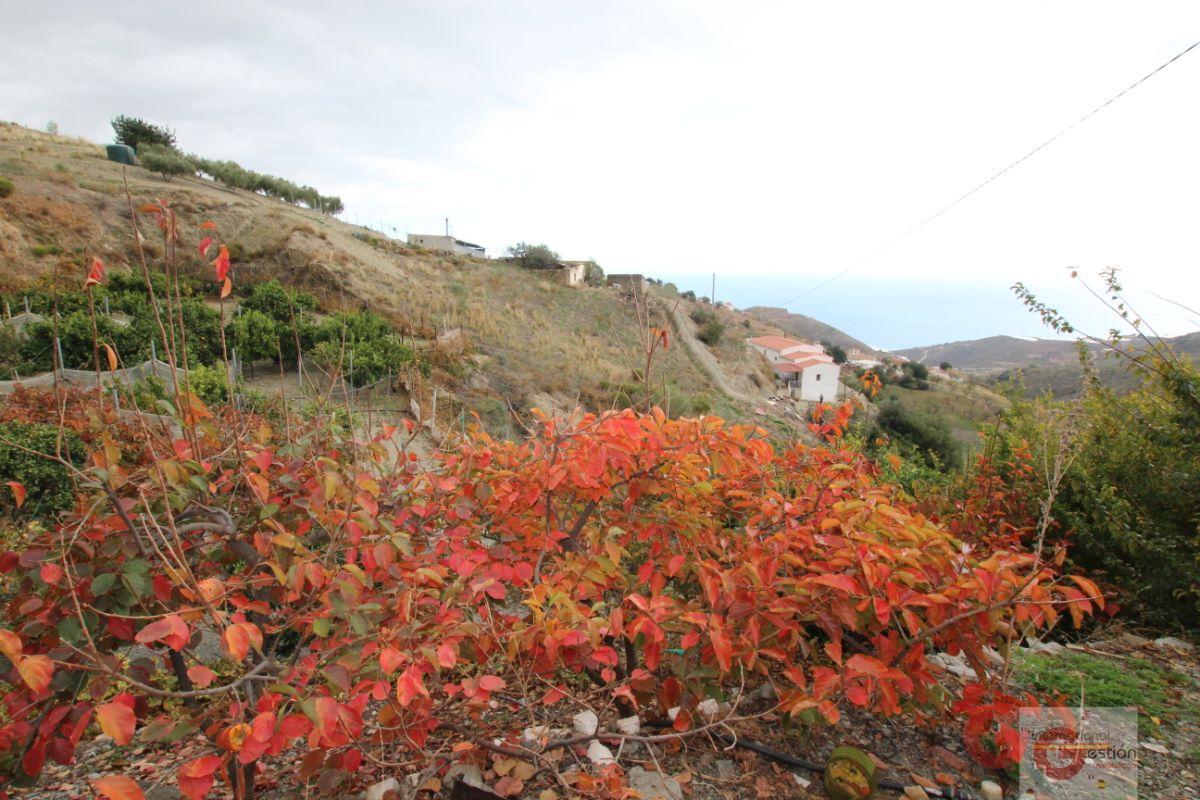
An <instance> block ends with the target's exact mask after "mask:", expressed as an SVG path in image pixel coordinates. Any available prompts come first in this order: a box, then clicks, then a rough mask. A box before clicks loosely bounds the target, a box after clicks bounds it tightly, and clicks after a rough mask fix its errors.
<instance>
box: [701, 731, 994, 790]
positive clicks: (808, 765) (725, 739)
mask: <svg viewBox="0 0 1200 800" xmlns="http://www.w3.org/2000/svg"><path fill="white" fill-rule="evenodd" d="M712 737H713V738H714V739H716V740H717V741H719V742H721V743H722V744H724V745H726V746H730V745H736V746H737V747H742V748H745V749H746V750H752V751H754V752H755V753H758V754H760V755H764V756H766V757H767V758H769V759H771V760H772V761H778V762H779V763H781V764H787V765H788V766H790V767H799V768H800V769H806V770H808V771H809V772H816V773H821V774H824V772H825V767H823V766H821V765H819V764H814V763H813V762H811V761H805V760H804V759H802V758H796V757H795V756H790V755H788V754H787V753H781V752H779V751H778V750H773V749H771V748H770V747H767V746H766V745H765V744H762V743H760V742H756V741H754V740H753V739H743V738H741V737H740V736H739V737H732V736H726V735H725V734H722V733H716V732H713V733H712ZM877 785H878V787H879V788H880V789H890V790H891V791H894V792H901V793H903V792H904V789H905V786H906V784H903V783H900V782H899V781H888V780H881V781H879V783H878V784H877ZM925 792H926V793H927V794H929V796H930V797H941V798H944V799H945V800H979V797H978V795H976V794H975V793H974V792H971V791H967V790H958V789H925Z"/></svg>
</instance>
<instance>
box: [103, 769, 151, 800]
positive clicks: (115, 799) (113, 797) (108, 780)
mask: <svg viewBox="0 0 1200 800" xmlns="http://www.w3.org/2000/svg"><path fill="white" fill-rule="evenodd" d="M92 788H93V789H95V790H96V792H97V793H99V794H102V795H104V796H105V797H107V798H108V800H145V797H146V795H144V794H142V787H140V786H138V785H137V784H136V783H134V781H133V778H127V777H125V776H124V775H105V776H104V777H103V778H96V779H95V780H93V781H92Z"/></svg>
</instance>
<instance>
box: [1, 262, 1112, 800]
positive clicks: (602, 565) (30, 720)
mask: <svg viewBox="0 0 1200 800" xmlns="http://www.w3.org/2000/svg"><path fill="white" fill-rule="evenodd" d="M203 249H204V248H203V247H202V250H203ZM214 263H215V267H216V277H217V279H218V280H219V281H224V280H225V279H226V278H227V274H226V273H227V269H228V260H227V256H226V255H225V254H224V251H222V254H221V255H219V256H218V258H217V261H216V262H214ZM227 290H228V285H227V284H226V291H227ZM175 407H176V409H177V410H178V412H179V423H180V424H179V427H178V429H177V430H175V431H173V432H172V431H170V429H163V428H157V429H155V428H151V427H146V428H145V429H144V430H143V431H142V432H141V434H140V435H139V436H137V437H136V439H137V440H136V441H126V440H125V439H124V438H122V439H117V438H114V437H112V436H108V435H105V434H104V433H103V431H101V432H100V434H99V436H98V438H92V439H91V442H92V446H91V456H90V461H89V464H88V466H87V468H85V469H82V470H78V472H77V475H76V480H77V483H78V486H79V492H80V494H79V497H78V498H77V502H76V503H75V504H74V506H73V508H72V510H71V511H69V512H67V513H66V514H65V515H64V516H63V517H61V518H60V519H59V520H58V523H57V524H56V525H55V526H53V527H52V528H48V529H45V530H44V532H42V533H36V532H35V533H34V534H33V535H34V538H32V539H31V540H30V541H29V542H28V543H27V545H25V546H23V547H22V548H20V549H18V550H15V551H11V552H7V553H4V554H3V555H2V556H0V571H3V573H6V574H7V580H8V582H9V585H10V586H12V587H14V595H13V597H12V599H11V601H9V604H8V606H7V607H5V608H4V611H3V620H4V621H3V628H2V629H0V654H3V657H2V658H0V681H2V682H3V684H5V686H4V693H3V698H2V702H3V709H4V712H3V715H2V716H0V774H3V775H6V776H8V777H10V778H16V777H26V778H28V777H31V776H36V775H37V774H38V773H39V772H40V771H41V770H42V768H43V766H44V764H45V763H46V760H47V759H52V760H55V761H57V762H60V763H66V762H69V761H70V760H71V759H72V758H73V755H74V753H75V750H76V748H77V747H78V746H79V744H80V742H81V740H82V739H83V738H84V737H86V736H92V735H94V734H95V733H96V732H97V731H102V732H104V733H105V734H107V735H108V736H110V737H112V739H113V740H114V741H115V742H116V743H117V744H119V745H123V744H128V743H130V742H132V741H134V740H135V738H136V739H137V740H138V741H140V742H155V741H163V740H176V739H179V738H181V737H185V736H193V735H194V734H196V733H197V732H200V733H202V734H203V735H204V736H205V737H207V741H208V742H209V743H210V751H209V752H208V753H207V754H205V755H203V756H201V757H199V758H195V759H192V760H190V761H188V762H187V763H185V764H183V765H182V766H181V767H180V768H179V770H178V776H177V777H178V784H179V788H180V790H181V791H182V792H183V794H184V795H185V796H187V797H189V798H193V800H196V799H197V798H202V797H205V796H207V795H208V794H209V792H210V791H211V790H212V788H213V786H214V784H215V783H216V782H218V781H221V782H224V783H227V784H229V786H230V787H231V788H232V790H233V793H234V794H235V795H236V796H239V797H249V796H251V795H252V794H253V789H254V783H255V779H256V777H257V776H258V775H259V773H260V772H262V771H264V770H265V769H266V766H267V764H268V763H270V759H272V758H274V757H277V756H282V755H283V754H285V753H287V754H288V757H289V758H296V757H299V758H300V767H299V769H298V770H295V769H292V768H290V767H288V768H286V769H282V770H279V771H277V772H278V774H276V775H275V778H276V779H282V780H294V781H295V782H297V783H298V784H303V783H306V782H308V781H316V782H317V783H319V785H320V786H322V787H323V788H324V789H325V790H332V789H336V788H337V787H338V786H339V785H340V782H342V781H344V780H346V779H347V778H348V777H349V776H350V775H351V774H352V773H353V772H354V771H355V770H356V769H358V767H359V766H360V765H362V764H363V763H364V760H372V761H380V762H383V763H396V762H401V761H403V762H406V763H410V764H412V765H414V767H416V768H430V769H434V768H437V767H438V765H439V764H444V763H445V761H444V760H443V761H433V760H432V759H433V757H432V756H431V753H434V752H440V753H442V754H446V753H449V754H451V755H452V757H453V758H456V759H461V760H472V759H479V758H480V757H481V754H482V753H483V752H484V751H486V750H497V749H498V750H500V751H501V752H503V753H506V754H509V755H512V754H515V756H516V757H518V758H523V759H527V760H529V761H531V762H534V763H536V764H539V765H540V766H543V767H545V766H549V765H550V762H549V761H548V760H547V759H548V756H547V753H548V752H549V751H550V750H551V749H553V748H561V747H564V746H570V745H572V744H575V745H578V744H586V743H587V742H588V741H589V740H590V739H592V738H595V737H597V736H603V737H606V738H611V739H620V738H621V737H622V736H623V735H624V734H621V733H619V732H617V731H615V730H614V728H613V720H614V718H615V717H624V716H629V715H631V714H634V713H637V714H640V715H641V716H643V717H646V718H649V717H666V716H668V715H667V712H668V710H672V709H677V711H675V712H674V714H673V721H672V722H670V723H668V724H670V725H671V727H670V728H668V729H667V732H666V733H664V734H661V736H663V737H670V736H679V737H684V736H688V735H690V734H693V733H696V732H701V731H704V730H705V729H707V728H709V727H711V726H712V725H714V724H717V723H716V722H715V721H713V720H712V719H711V717H706V716H705V714H703V713H701V711H700V708H699V706H700V703H701V702H702V701H704V700H706V699H708V698H713V697H715V698H722V699H724V700H726V701H728V702H729V703H730V710H729V711H728V713H726V714H724V716H723V718H722V720H720V724H723V725H727V724H730V723H733V722H736V721H737V720H738V719H739V718H742V717H741V715H742V714H743V713H744V712H743V710H742V700H743V699H744V695H745V691H746V690H748V689H749V688H751V687H754V686H757V685H759V684H762V683H767V682H769V683H771V684H772V685H773V686H774V688H775V692H774V696H775V697H776V698H777V704H776V707H775V709H774V710H775V711H776V712H777V713H780V714H786V715H790V716H792V717H794V718H798V719H800V720H803V721H805V722H808V723H812V724H821V723H836V722H837V721H838V719H839V716H840V714H841V711H842V709H844V708H847V707H859V708H864V709H870V710H872V711H874V712H876V713H878V714H881V715H895V714H900V713H919V714H936V713H941V712H943V711H945V710H947V708H948V706H949V701H950V698H948V697H947V696H946V695H945V694H944V692H943V690H942V689H941V687H940V685H939V682H938V679H937V678H938V674H939V672H938V668H937V667H936V666H935V665H934V664H932V663H931V661H930V659H929V656H930V655H931V654H932V653H933V652H934V651H941V650H945V651H949V652H951V653H960V652H961V653H963V654H965V656H966V657H967V659H968V660H969V662H970V663H971V664H973V665H976V666H977V669H978V672H979V674H980V676H981V678H983V677H984V676H986V674H987V667H986V664H987V656H986V653H985V648H987V647H997V648H1001V649H1003V648H1005V647H1006V646H1007V645H1009V644H1010V643H1012V642H1013V641H1016V640H1019V639H1020V637H1021V636H1023V635H1024V634H1027V633H1032V632H1035V631H1042V630H1045V629H1046V628H1048V627H1050V626H1052V625H1054V624H1056V623H1057V622H1058V621H1059V619H1060V617H1062V616H1063V615H1069V616H1070V617H1072V618H1074V619H1075V620H1076V621H1078V620H1079V619H1080V618H1081V617H1082V615H1084V614H1086V613H1089V612H1091V611H1092V610H1093V609H1094V608H1095V607H1096V606H1097V605H1099V604H1100V603H1101V602H1102V600H1101V598H1100V596H1099V595H1100V593H1099V591H1098V590H1097V589H1096V587H1095V586H1094V585H1093V584H1092V583H1091V582H1090V581H1088V580H1087V579H1086V578H1082V577H1078V576H1071V577H1069V578H1065V579H1064V578H1063V577H1061V576H1059V575H1057V574H1056V571H1055V569H1054V566H1053V563H1054V562H1053V561H1052V560H1050V559H1041V558H1038V557H1036V556H1035V555H1034V554H1033V553H1031V552H1029V551H1028V550H1026V549H1024V547H1023V546H1022V545H1021V543H1020V541H1019V537H1018V539H1017V540H1014V541H1011V542H1000V543H993V542H991V541H990V540H989V539H988V538H986V537H977V536H976V535H974V532H973V531H971V530H961V531H954V532H952V531H950V530H947V529H946V528H944V527H942V526H940V525H938V524H935V523H934V522H932V521H931V520H930V518H929V517H928V516H926V515H925V514H923V513H921V512H920V511H919V510H918V509H916V508H915V507H913V506H911V505H910V504H909V503H908V502H906V501H905V500H903V499H901V498H902V495H901V494H900V493H899V492H897V491H896V490H895V489H894V488H892V487H890V486H888V485H885V484H881V483H880V482H879V481H878V478H877V468H876V467H875V466H874V465H873V463H872V462H870V461H869V460H867V459H866V458H864V457H863V456H861V455H860V454H858V453H855V452H853V451H851V450H849V449H846V448H845V447H844V446H843V445H842V444H841V443H840V438H839V437H840V434H841V432H842V431H843V430H844V429H845V426H846V424H847V423H848V420H849V416H850V409H849V408H841V409H831V408H824V409H822V411H821V413H820V415H819V417H818V419H817V421H816V422H814V425H813V428H814V432H815V433H816V434H818V435H819V436H821V437H822V438H823V440H824V441H825V442H826V444H824V445H822V446H807V445H804V444H800V443H794V444H791V445H788V446H780V445H777V444H772V443H771V442H769V441H768V440H767V438H766V435H765V432H764V431H762V430H760V429H757V428H754V427H749V426H742V425H729V424H726V423H725V422H723V421H722V420H720V419H717V418H714V417H705V418H698V419H669V418H667V417H666V416H665V415H664V414H663V413H661V412H660V411H658V410H657V409H655V410H652V411H650V412H648V413H639V412H636V411H633V410H624V411H614V412H607V413H604V414H599V415H595V414H583V415H577V416H575V417H573V418H570V419H552V418H545V419H542V420H541V421H540V423H539V424H538V426H537V428H536V430H534V431H532V433H531V435H530V436H529V437H528V438H527V439H526V440H524V441H519V442H509V441H496V440H493V439H491V438H490V437H488V436H487V435H486V434H484V433H482V432H479V431H475V432H473V433H471V434H469V435H467V436H465V437H464V438H463V440H462V441H461V442H459V443H458V445H457V446H456V447H454V448H453V449H451V450H449V451H448V452H445V453H442V454H439V455H435V456H430V457H428V458H427V459H424V460H421V459H418V458H417V456H416V455H415V453H414V452H412V451H411V450H410V449H409V448H408V447H407V444H406V443H408V442H411V441H412V438H413V434H412V432H411V431H410V432H407V433H406V432H404V431H395V430H391V429H385V430H383V431H381V432H380V434H379V435H378V436H377V437H376V438H375V439H373V440H371V441H356V440H353V439H351V438H347V437H343V436H340V435H338V434H337V433H336V430H337V429H336V428H332V427H326V426H324V425H322V424H321V423H320V419H310V420H305V421H300V420H287V419H285V420H283V421H281V422H279V423H277V424H268V423H267V422H265V421H263V420H261V419H255V418H250V417H247V416H245V415H243V414H241V413H240V412H237V411H235V410H233V409H231V408H222V409H219V410H215V411H210V410H209V409H207V408H206V407H205V406H204V405H203V403H201V402H200V401H199V400H198V399H197V398H195V397H188V396H179V397H177V398H176V400H175ZM98 419H102V418H98ZM146 453H149V457H145V454H146ZM205 635H208V636H211V637H216V638H217V639H219V641H220V647H221V653H222V659H221V661H220V662H219V663H213V662H212V661H211V660H209V661H207V662H206V661H205V660H202V659H201V657H200V656H199V655H198V651H197V645H198V644H199V642H200V640H201V638H202V637H204V636H205ZM135 644H136V645H141V648H137V649H134V648H133V645H135ZM989 691H990V690H988V689H984V688H980V689H979V690H978V692H977V697H978V698H979V702H978V703H976V704H974V706H973V705H972V704H970V703H968V704H967V706H965V707H964V706H962V705H961V703H960V706H959V708H960V709H961V711H962V713H964V714H966V715H968V716H970V715H972V714H974V716H973V717H972V719H973V720H976V722H974V723H973V724H975V725H976V727H977V728H978V729H979V736H978V737H977V738H978V739H979V740H980V741H984V742H985V743H989V744H990V750H989V752H998V753H1000V754H1001V755H1003V756H1004V757H1008V758H1011V755H1012V754H1011V753H1010V752H1008V751H1007V750H1005V749H1004V748H1005V746H1006V743H1007V742H1008V740H1009V738H1010V735H1009V729H1010V727H1011V726H1008V727H1006V726H1005V724H1004V723H1003V722H1002V721H1001V722H997V720H1000V719H1001V718H1000V717H998V716H997V715H995V714H993V713H991V711H989V708H991V706H990V705H988V704H989V703H991V702H992V701H993V698H992V695H990V694H988V692H989ZM587 706H591V707H592V708H594V709H595V710H597V711H599V712H600V715H601V718H602V720H603V721H602V722H601V725H600V731H599V732H598V733H593V734H586V735H580V736H577V737H573V738H568V739H558V740H554V741H546V737H542V738H541V739H540V740H539V741H537V742H534V743H530V742H529V741H528V740H526V741H522V739H521V732H522V731H521V729H522V727H524V726H525V725H528V724H530V720H531V719H533V718H536V716H537V714H538V713H539V712H538V711H536V709H545V711H544V713H552V714H554V715H555V716H556V717H558V718H562V717H564V716H569V715H570V714H572V713H575V712H577V711H580V710H582V709H583V708H585V707H587ZM975 706H979V707H982V710H979V709H978V708H976V707H975ZM514 712H520V713H514ZM603 778H604V782H602V783H596V782H595V779H594V778H591V777H587V776H585V775H583V773H581V772H576V773H573V774H569V775H566V776H564V778H563V780H565V781H567V782H571V781H574V784H573V785H574V786H575V787H576V789H577V790H579V791H581V792H584V791H593V790H596V791H598V790H599V789H602V788H604V787H609V788H611V787H612V786H614V785H619V784H620V770H619V767H614V768H609V769H607V770H606V771H605V773H604V775H603ZM105 780H109V779H105ZM97 789H98V790H99V791H102V792H104V793H106V794H107V795H108V796H109V797H121V798H125V797H138V796H140V789H138V788H137V786H136V785H134V784H133V783H132V781H128V782H127V783H126V782H122V781H120V780H117V778H116V776H113V778H112V779H111V780H109V783H105V784H98V785H97ZM497 789H498V790H501V791H503V792H504V793H505V794H517V793H519V792H520V791H521V790H522V785H521V781H520V779H516V778H514V779H511V780H506V781H505V783H504V785H503V786H499V785H498V786H497Z"/></svg>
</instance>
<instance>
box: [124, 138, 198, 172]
mask: <svg viewBox="0 0 1200 800" xmlns="http://www.w3.org/2000/svg"><path fill="white" fill-rule="evenodd" d="M138 162H139V163H140V164H141V165H142V166H143V167H145V168H146V169H148V170H150V171H151V172H157V173H159V174H160V175H162V176H163V178H164V179H166V180H168V181H169V180H171V179H172V178H174V177H176V176H178V175H195V174H196V165H195V164H194V163H192V161H191V160H190V159H188V157H187V156H185V155H184V154H183V153H181V152H179V151H178V150H176V149H175V148H173V147H163V146H162V145H154V144H143V145H142V147H141V149H139V150H138Z"/></svg>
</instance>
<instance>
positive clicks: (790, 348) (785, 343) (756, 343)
mask: <svg viewBox="0 0 1200 800" xmlns="http://www.w3.org/2000/svg"><path fill="white" fill-rule="evenodd" d="M746 343H747V344H749V345H750V346H751V347H753V348H754V349H755V350H757V351H758V352H760V353H762V354H763V355H764V356H766V357H767V360H768V361H771V362H775V361H791V360H793V359H795V358H797V357H800V356H806V355H817V354H820V355H824V354H825V348H824V347H821V345H819V344H812V343H811V342H799V341H796V340H795V339H789V338H787V337H786V336H755V337H754V338H753V339H747V340H746Z"/></svg>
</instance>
